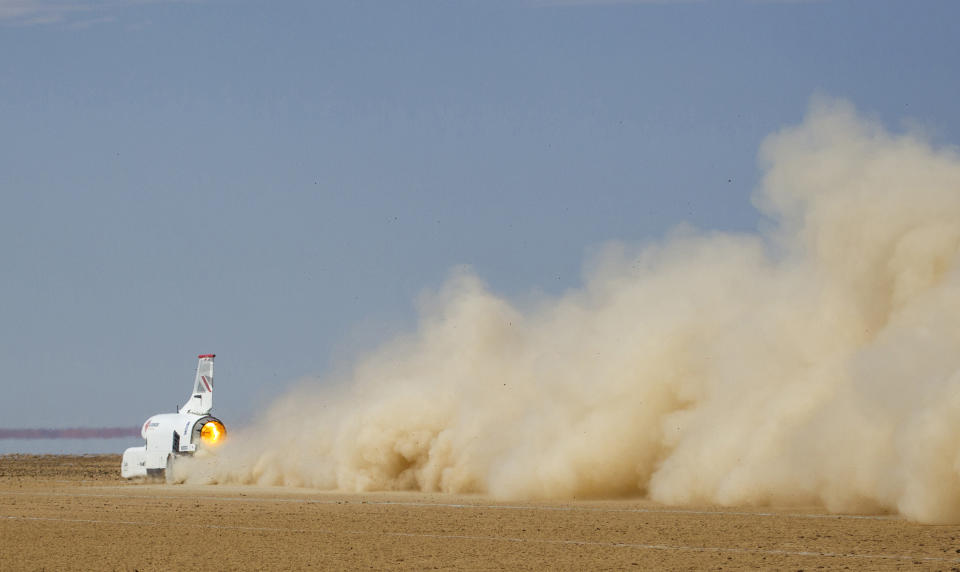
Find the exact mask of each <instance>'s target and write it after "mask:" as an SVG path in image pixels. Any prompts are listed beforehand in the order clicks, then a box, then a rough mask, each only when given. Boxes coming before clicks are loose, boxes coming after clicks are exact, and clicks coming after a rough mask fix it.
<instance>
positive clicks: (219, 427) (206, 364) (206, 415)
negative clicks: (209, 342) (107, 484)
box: [120, 354, 227, 482]
mask: <svg viewBox="0 0 960 572" xmlns="http://www.w3.org/2000/svg"><path fill="white" fill-rule="evenodd" d="M214 357H215V356H214V354H203V355H199V356H197V358H198V359H199V361H198V362H197V377H196V379H195V380H194V382H193V393H191V394H190V398H189V399H188V400H187V403H186V404H185V405H184V406H183V407H181V408H180V410H179V411H177V412H176V413H161V414H159V415H154V416H153V417H151V418H150V419H147V421H146V422H145V423H144V424H143V429H141V430H140V435H141V436H143V438H144V439H145V440H146V444H145V445H143V446H142V447H130V448H129V449H127V450H126V451H124V452H123V461H122V464H121V465H120V475H121V476H122V477H123V478H125V479H130V478H133V477H146V476H152V477H158V478H159V477H165V478H166V480H167V482H173V465H174V462H175V460H176V458H177V457H179V456H181V455H193V454H195V453H198V452H201V451H204V450H210V449H212V448H214V447H216V446H217V445H219V444H220V443H221V442H222V441H223V440H224V439H225V438H226V436H227V430H226V428H224V426H223V422H222V421H220V420H219V419H217V418H216V417H214V416H212V415H210V410H211V409H212V408H213V358H214Z"/></svg>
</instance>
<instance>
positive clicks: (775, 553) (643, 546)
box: [0, 515, 960, 563]
mask: <svg viewBox="0 0 960 572" xmlns="http://www.w3.org/2000/svg"><path fill="white" fill-rule="evenodd" d="M0 520H7V521H39V522H64V523H70V524H107V525H122V526H164V524H163V523H159V522H151V521H132V520H101V519H81V518H59V517H36V516H10V515H0ZM178 526H188V527H191V528H205V529H216V530H236V531H240V532H248V531H253V532H280V533H286V534H289V533H300V534H331V535H355V536H393V537H405V538H433V539H439V540H476V541H488V542H513V543H529V544H550V545H569V546H595V547H605V548H635V549H640V550H663V551H673V552H716V553H724V554H751V555H753V554H756V555H767V556H800V557H811V556H812V557H827V558H850V559H858V560H897V561H910V562H945V563H960V559H958V558H941V557H935V556H910V555H905V554H857V553H840V552H814V551H806V550H796V551H794V550H777V549H763V548H734V547H723V546H682V545H669V544H640V543H631V542H598V541H590V540H563V539H551V538H519V537H510V536H472V535H461V534H431V533H415V532H390V531H385V532H369V531H362V530H331V529H322V528H316V529H301V528H279V527H267V526H236V525H222V524H180V525H178Z"/></svg>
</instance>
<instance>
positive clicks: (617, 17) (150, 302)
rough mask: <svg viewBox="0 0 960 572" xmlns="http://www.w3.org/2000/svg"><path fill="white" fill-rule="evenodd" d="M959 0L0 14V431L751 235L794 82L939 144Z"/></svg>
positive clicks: (948, 112)
mask: <svg viewBox="0 0 960 572" xmlns="http://www.w3.org/2000/svg"><path fill="white" fill-rule="evenodd" d="M957 22H960V3H956V2H878V1H872V0H871V1H866V0H865V1H854V0H846V1H844V0H835V1H829V0H828V1H822V2H759V1H755V2H746V1H732V0H731V1H716V2H683V3H680V2H677V3H673V2H658V3H654V2H599V1H588V0H583V1H580V2H577V1H569V2H551V1H549V0H543V1H532V0H529V1H523V0H515V1H512V2H497V1H490V0H484V1H478V2H470V1H454V0H449V1H439V0H438V1H425V2H400V1H391V2H386V1H385V2H266V1H242V2H237V1H230V2H226V1H203V0H200V1H196V2H162V1H156V2H147V1H134V0H115V1H112V2H93V1H82V0H78V1H68V0H63V1H56V2H44V1H40V0H13V1H11V0H0V134H2V136H0V199H2V202H0V263H2V266H0V387H2V389H3V391H2V394H0V427H70V426H103V425H130V426H133V425H137V424H139V423H141V422H142V421H143V419H145V418H146V417H147V416H148V415H150V414H152V413H156V412H158V411H166V410H171V411H172V410H173V408H174V406H176V405H177V404H179V403H182V402H183V400H184V399H185V397H186V395H187V392H188V391H189V389H190V383H191V382H192V376H193V370H194V368H195V365H196V360H195V356H196V355H197V354H198V353H206V352H215V353H217V354H218V359H217V371H216V374H217V386H218V388H217V390H218V391H217V396H216V404H217V405H216V408H215V411H216V412H217V413H218V414H219V415H220V416H221V417H222V418H223V419H224V420H226V421H227V422H228V426H229V424H230V422H231V420H242V419H245V418H247V417H248V416H249V414H250V413H251V411H252V410H253V409H254V407H255V406H256V404H257V403H258V402H259V401H262V400H264V399H267V398H268V397H269V396H270V395H271V394H273V393H274V392H276V391H279V390H280V389H282V388H283V387H285V386H287V385H288V384H289V383H290V382H291V381H293V380H295V379H297V378H301V377H310V376H323V375H324V373H325V372H326V371H329V369H330V368H332V367H334V366H336V365H342V364H343V363H345V362H346V363H348V362H349V359H350V356H352V355H355V353H356V352H357V351H358V350H359V349H360V348H363V347H368V346H370V345H371V344H373V343H375V342H376V341H378V340H383V339H387V338H389V337H390V336H391V335H393V334H395V333H396V332H398V331H403V330H405V329H408V328H409V327H411V324H412V323H413V321H414V319H415V316H416V303H415V301H416V298H417V296H418V294H419V293H420V292H421V291H422V290H424V289H429V288H436V287H437V286H439V285H440V284H441V283H442V281H443V279H444V277H445V276H446V275H447V273H448V272H449V270H450V269H451V268H452V267H454V266H456V265H460V264H467V265H470V266H472V267H473V268H474V269H475V270H476V272H477V273H478V274H479V275H480V276H481V277H483V278H484V279H485V280H487V281H488V283H489V284H490V285H491V287H492V289H493V290H495V291H496V292H498V293H501V294H503V295H506V296H508V297H510V298H512V299H520V300H522V299H524V298H525V297H528V296H531V295H532V294H535V293H537V292H546V293H559V292H562V291H564V290H566V289H569V288H576V287H577V286H578V285H579V284H580V269H581V265H582V264H583V262H584V259H585V256H586V255H587V254H588V253H589V252H590V251H591V249H593V248H596V247H597V246H599V245H601V244H602V243H603V242H604V241H608V240H613V239H616V240H625V241H630V242H639V241H644V240H650V239H655V238H656V237H659V236H662V235H663V234H664V233H665V232H666V231H668V230H669V229H670V228H672V227H674V226H675V225H677V224H680V223H683V222H688V223H690V224H693V225H695V226H697V227H701V228H708V229H719V230H743V231H752V230H754V229H756V228H757V227H758V226H759V225H760V224H761V220H760V215H759V214H758V212H757V211H756V210H755V209H754V208H753V207H752V205H751V203H750V195H751V192H752V190H753V188H754V186H755V185H756V184H757V181H758V171H757V166H756V153H757V147H758V145H759V143H760V142H761V141H762V139H763V138H764V137H765V136H766V135H768V134H770V133H772V132H774V131H776V130H778V129H780V128H782V127H785V126H787V125H789V124H793V123H796V122H798V121H799V120H800V119H801V117H802V116H803V114H804V112H805V110H806V106H807V103H808V101H809V99H810V97H811V96H812V95H814V94H818V93H822V94H827V95H831V96H838V97H843V98H847V99H849V100H850V101H852V102H853V103H854V104H855V105H856V106H857V107H858V108H859V109H860V110H861V111H863V112H864V113H866V114H867V115H869V116H873V117H876V118H878V119H880V120H881V121H883V122H884V123H885V124H886V125H888V126H889V127H891V128H893V129H898V128H900V126H902V125H903V124H904V122H907V123H908V124H910V125H913V126H920V127H921V128H923V129H925V130H927V131H928V132H930V133H931V134H932V138H933V139H934V140H935V141H937V142H940V143H948V144H957V143H960V113H958V111H957V102H960V73H958V69H960V68H958V61H960V57H958V56H960V41H958V40H957V37H958V30H957Z"/></svg>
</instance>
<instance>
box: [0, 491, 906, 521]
mask: <svg viewBox="0 0 960 572" xmlns="http://www.w3.org/2000/svg"><path fill="white" fill-rule="evenodd" d="M346 494H362V493H346ZM0 495H16V496H59V497H90V498H128V499H161V500H171V499H174V500H176V499H183V500H208V501H223V502H265V503H271V502H272V503H293V504H321V505H327V504H330V505H333V504H369V505H380V506H400V507H418V508H455V509H474V510H476V509H489V510H531V511H554V512H608V513H638V514H644V513H648V514H677V515H691V516H759V517H765V518H774V517H779V518H801V519H849V520H891V521H899V520H902V518H901V517H899V516H891V515H859V514H816V513H811V514H805V513H786V512H749V511H733V510H730V511H726V510H698V509H683V508H640V507H637V508H606V507H595V506H594V507H591V506H551V505H508V504H470V503H433V502H416V501H377V500H364V501H356V500H351V501H345V500H328V499H317V498H302V499H291V498H274V497H259V496H240V497H234V496H218V495H203V496H186V495H178V494H172V495H146V494H134V495H122V494H105V493H58V492H48V491H42V492H40V491H38V492H32V491H0Z"/></svg>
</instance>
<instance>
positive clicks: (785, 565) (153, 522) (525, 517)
mask: <svg viewBox="0 0 960 572" xmlns="http://www.w3.org/2000/svg"><path fill="white" fill-rule="evenodd" d="M119 465H120V457H119V456H115V455H104V456H28V455H5V456H0V570H3V571H7V570H175V569H179V570H186V569H218V570H277V569H335V570H347V569H401V570H407V569H409V570H453V569H466V570H504V569H506V570H535V569H536V570H539V569H548V570H624V569H645V570H654V569H655V570H707V569H712V570H731V569H740V568H750V569H776V570H816V569H870V570H877V569H891V570H892V569H925V570H960V526H952V525H951V526H931V525H920V524H915V523H911V522H908V521H906V520H904V519H902V518H900V517H897V516H889V515H831V514H827V513H825V512H824V511H823V510H822V509H817V508H809V509H806V510H797V509H795V508H794V509H783V510H781V509H771V508H737V509H734V508H728V507H725V508H720V507H696V508H690V507H684V508H676V507H666V506H662V505H657V504H655V503H652V502H650V501H647V500H643V499H620V500H608V501H598V500H585V501H573V502H514V503H509V502H500V501H495V500H492V499H489V498H485V497H482V496H451V495H441V494H423V493H414V492H410V493H374V494H351V493H341V492H329V491H318V490H311V489H298V488H281V487H253V486H222V485H209V486H187V485H167V484H163V483H158V482H149V481H141V482H125V481H123V480H121V479H120V477H119V474H118V471H119Z"/></svg>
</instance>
